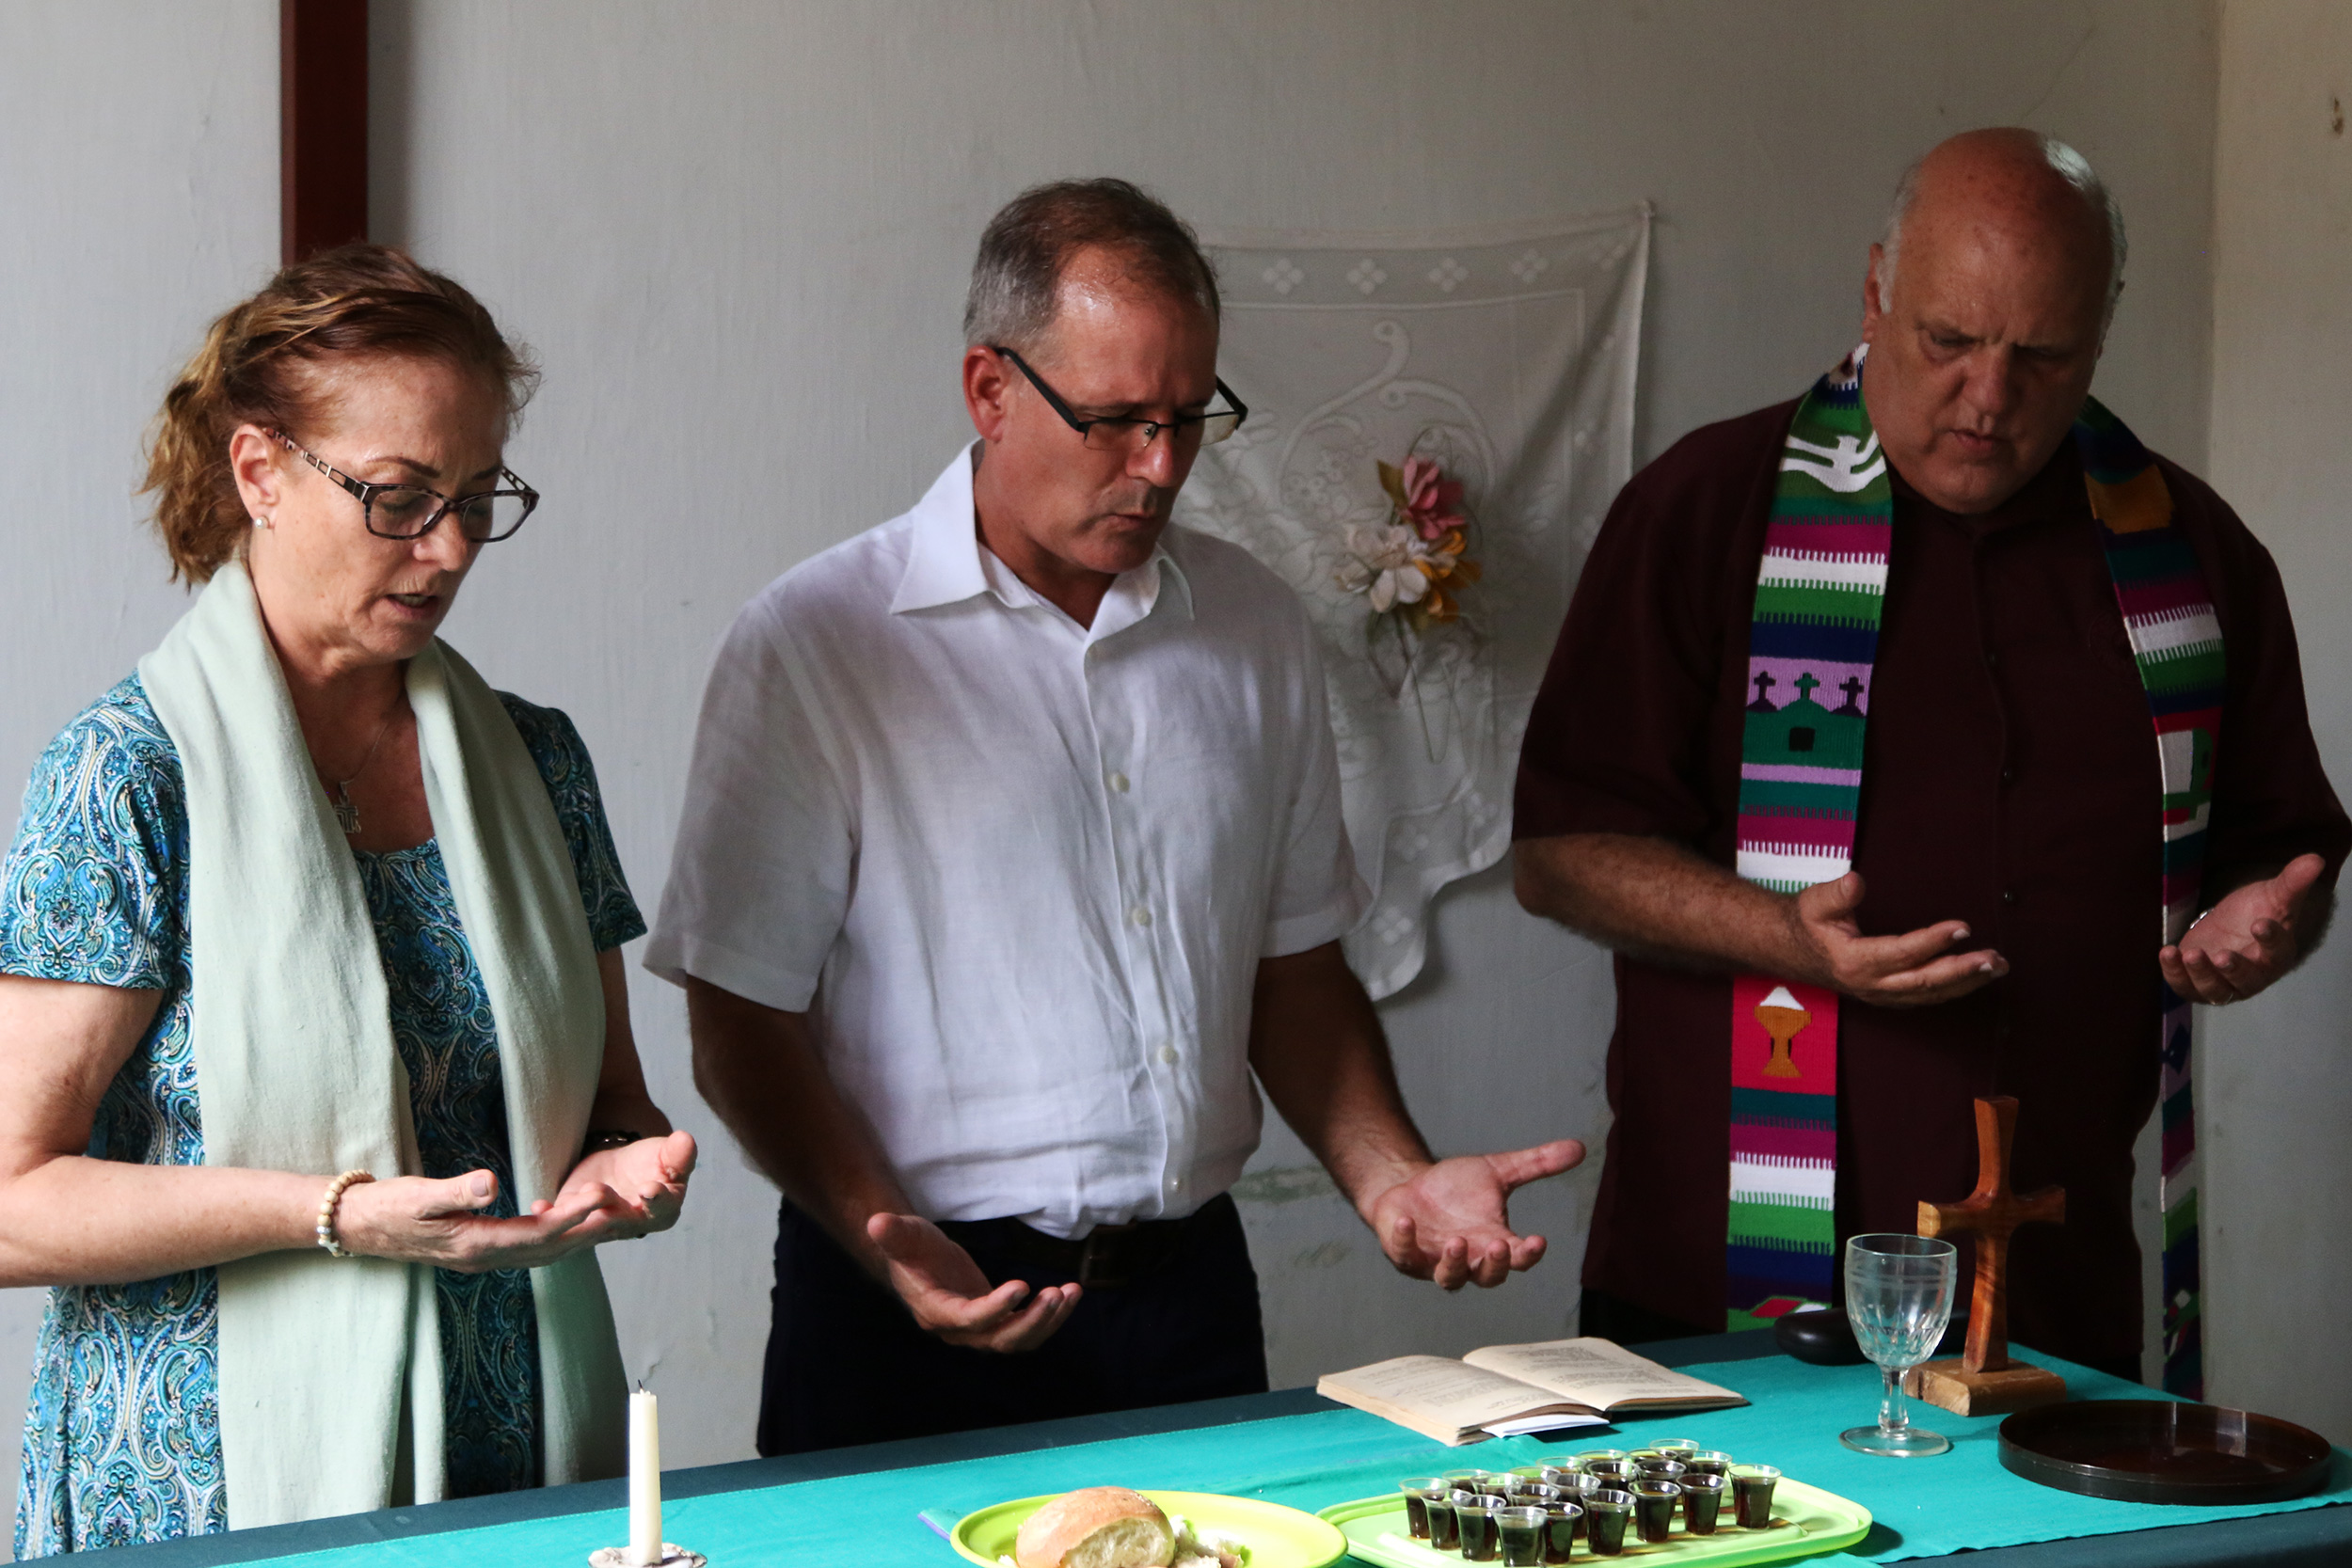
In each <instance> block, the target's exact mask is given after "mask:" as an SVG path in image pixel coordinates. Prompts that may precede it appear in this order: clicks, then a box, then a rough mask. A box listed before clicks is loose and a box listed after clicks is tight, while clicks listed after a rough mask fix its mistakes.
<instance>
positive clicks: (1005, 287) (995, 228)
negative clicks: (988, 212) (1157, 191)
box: [963, 180, 1223, 354]
mask: <svg viewBox="0 0 2352 1568" xmlns="http://www.w3.org/2000/svg"><path fill="white" fill-rule="evenodd" d="M1096 246H1099V247H1102V248H1104V249H1106V250H1109V251H1111V252H1113V253H1114V254H1115V255H1117V256H1118V257H1119V258H1120V261H1122V262H1123V263H1124V265H1125V268H1126V272H1127V276H1128V277H1130V278H1132V279H1134V280H1135V281H1136V282H1138V283H1141V284H1143V285H1145V286H1146V287H1148V288H1151V289H1153V290H1157V291H1159V292H1161V293H1167V294H1169V295H1172V296H1174V297H1175V298H1178V299H1182V300H1186V301H1189V302H1190V303H1193V304H1196V305H1199V306H1200V308H1201V309H1205V310H1207V311H1208V312H1209V314H1210V315H1211V316H1212V317H1217V318H1221V316H1222V313H1223V308H1222V304H1221V302H1220V301H1219V299H1218V297H1217V292H1216V268H1214V267H1212V266H1211V265H1210V264H1209V259H1208V257H1206V256H1204V255H1202V254H1201V251H1200V240H1199V238H1198V237H1196V236H1195V235H1194V233H1193V231H1192V228H1191V226H1190V225H1189V224H1187V223H1185V222H1184V219H1182V218H1180V217H1178V216H1177V215H1176V214H1174V213H1171V212H1169V211H1168V208H1167V206H1166V205H1165V204H1164V203H1162V202H1161V201H1160V200H1159V199H1158V198H1155V197H1153V196H1152V194H1151V193H1150V192H1148V191H1146V190H1144V189H1143V188H1142V187H1141V186H1138V185H1135V184H1131V183H1130V182H1127V181H1124V180H1057V181H1056V182H1053V183H1052V184H1050V185H1035V186H1032V187H1030V188H1029V189H1028V190H1025V191H1023V192H1022V193H1021V194H1020V195H1019V196H1016V197H1014V198H1012V199H1011V200H1010V201H1009V202H1007V203H1006V204H1005V208H1004V210H1003V211H1002V212H1000V213H998V214H996V215H995V216H994V217H993V218H991V219H989V220H988V228H987V229H986V230H982V232H981V234H980V251H979V255H978V256H977V257H976V258H975V259H974V260H973V262H972V292H971V293H969V294H968V295H966V296H965V299H964V305H963V341H964V344H965V346H966V347H973V346H977V345H980V344H993V345H999V346H1002V347H1005V348H1009V349H1012V350H1014V351H1015V352H1016V353H1022V354H1026V353H1028V352H1029V351H1030V350H1031V349H1034V348H1035V347H1036V346H1037V343H1038V341H1039V340H1040V339H1041V338H1042V337H1043V336H1044V335H1045V332H1046V329H1047V328H1049V327H1051V326H1052V325H1054V316H1055V313H1056V311H1057V309H1058V308H1059V305H1060V290H1061V275H1062V273H1063V271H1064V270H1065V269H1066V268H1067V267H1068V266H1069V265H1070V261H1071V258H1073V257H1074V256H1076V255H1077V254H1078V252H1080V251H1082V250H1085V249H1088V248H1089V247H1096Z"/></svg>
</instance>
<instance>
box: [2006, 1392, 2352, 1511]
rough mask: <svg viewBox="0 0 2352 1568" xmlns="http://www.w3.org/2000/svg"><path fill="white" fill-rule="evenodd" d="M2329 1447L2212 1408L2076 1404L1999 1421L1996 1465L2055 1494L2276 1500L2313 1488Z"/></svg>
mask: <svg viewBox="0 0 2352 1568" xmlns="http://www.w3.org/2000/svg"><path fill="white" fill-rule="evenodd" d="M2331 1457H2332V1456H2331V1452H2330V1450H2329V1449H2328V1440H2327V1439H2326V1438H2325V1437H2322V1436H2320V1435H2319V1433H2315V1432H2312V1431H2311V1430H2309V1429H2308V1428H2305V1427H2299V1426H2296V1424H2295V1423H2294V1422H2292V1421H2281V1420H2280V1419H2278V1418H2276V1417H2273V1416H2257V1415H2253V1414H2252V1413H2250V1412H2249V1411H2244V1410H2232V1409H2229V1408H2227V1407H2226V1406H2222V1405H2217V1404H2186V1403H2176V1402H2172V1401H2169V1400H2084V1401H2082V1402H2079V1403H2074V1404H2046V1405H2043V1406H2042V1408H2041V1409H2039V1410H2021V1411H2019V1412H2018V1413H2017V1414H2016V1415H2014V1416H2011V1417H2010V1418H2009V1419H2008V1420H2006V1421H2003V1422H2002V1423H2001V1463H2002V1464H2003V1465H2007V1466H2008V1467H2009V1468H2010V1470H2012V1471H2014V1472H2016V1473H2017V1474H2018V1475H2021V1476H2023V1477H2025V1478H2026V1480H2027V1481H2040V1482H2041V1483H2042V1485H2044V1486H2055V1487H2057V1488H2058V1490H2059V1491H2061V1492H2080V1493H2082V1494H2083V1495H2084V1496H2086V1497H2112V1498H2115V1499H2117V1500H2119V1501H2122V1502H2131V1503H2275V1502H2280V1501H2283V1500H2285V1499H2286V1498H2288V1497H2301V1496H2302V1495H2303V1494H2304V1493H2306V1492H2313V1491H2317V1490H2318V1489H2319V1487H2320V1486H2321V1484H2322V1483H2324V1482H2325V1481H2327V1479H2328V1465H2329V1463H2330V1461H2331Z"/></svg>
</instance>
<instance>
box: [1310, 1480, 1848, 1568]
mask: <svg viewBox="0 0 2352 1568" xmlns="http://www.w3.org/2000/svg"><path fill="white" fill-rule="evenodd" d="M1730 1516H1731V1499H1730V1498H1729V1497H1725V1498H1724V1518H1725V1519H1726V1520H1727V1519H1729V1518H1730ZM1323 1517H1325V1518H1326V1519H1328V1520H1330V1521H1331V1523H1333V1524H1335V1525H1337V1526H1339V1527H1340V1529H1341V1530H1342V1531H1343V1533H1344V1534H1345V1535H1346V1537H1347V1549H1348V1552H1349V1553H1350V1554H1351V1555H1353V1556H1355V1557H1359V1558H1361V1559H1362V1560H1364V1561H1366V1562H1372V1563H1377V1564H1379V1568H1464V1565H1463V1562H1462V1556H1461V1554H1460V1553H1459V1552H1441V1551H1438V1550H1437V1549H1436V1548H1435V1547H1432V1546H1430V1545H1428V1544H1426V1543H1423V1542H1420V1541H1415V1540H1414V1539H1412V1537H1410V1536H1409V1535H1407V1534H1406V1533H1405V1498H1404V1497H1402V1496H1401V1495H1400V1494H1398V1493H1394V1492H1391V1493H1390V1494H1389V1495H1388V1496H1387V1497H1363V1498H1359V1499H1358V1500H1357V1501H1355V1502H1352V1503H1333V1504H1332V1505H1331V1506H1330V1507H1329V1508H1327V1509H1325V1510H1324V1511H1323ZM1869 1533H1870V1511H1869V1510H1868V1509H1867V1508H1864V1507H1863V1506H1862V1505H1861V1504H1860V1503H1852V1502H1848V1501H1847V1500H1846V1499H1845V1498H1843V1497H1838V1496H1836V1494H1834V1493H1830V1492H1824V1491H1822V1490H1820V1488H1819V1487H1814V1486H1806V1485H1804V1484H1803V1483H1802V1482H1799V1481H1788V1480H1786V1479H1784V1480H1783V1481H1781V1483H1780V1484H1779V1485H1778V1486H1777V1487H1775V1488H1773V1491H1772V1528H1771V1529H1760V1530H1759V1529H1741V1528H1739V1527H1738V1526H1737V1525H1731V1524H1726V1525H1724V1528H1722V1529H1720V1530H1718V1531H1717V1532H1716V1533H1715V1534H1713V1535H1685V1534H1684V1533H1683V1531H1682V1521H1681V1520H1679V1519H1677V1520H1676V1521H1675V1528H1674V1534H1673V1535H1672V1536H1670V1537H1669V1538H1668V1539H1666V1540H1664V1541H1661V1542H1659V1543H1658V1544H1656V1545H1645V1544H1643V1543H1642V1542H1640V1541H1638V1540H1636V1539H1635V1538H1634V1534H1633V1531H1632V1530H1631V1529H1630V1528H1629V1529H1628V1530H1627V1531H1626V1541H1625V1553H1624V1555H1623V1556H1622V1557H1619V1558H1617V1559H1616V1560H1617V1561H1619V1562H1627V1563H1630V1562H1636V1561H1646V1562H1650V1563H1654V1564H1656V1565H1657V1568H1668V1565H1669V1564H1671V1565H1672V1568H1682V1565H1683V1564H1685V1563H1692V1564H1698V1563H1705V1564H1707V1568H1734V1565H1736V1564H1739V1563H1746V1562H1779V1561H1782V1560H1786V1559H1788V1558H1792V1557H1811V1556H1812V1555H1813V1554H1814V1553H1816V1552H1832V1551H1836V1550H1837V1549H1838V1548H1839V1547H1841V1546H1851V1545H1852V1544H1854V1543H1855V1542H1857V1541H1859V1540H1861V1539H1862V1538H1863V1537H1864V1536H1866V1535H1867V1534H1869ZM1576 1560H1577V1561H1578V1562H1579V1563H1602V1562H1607V1561H1610V1559H1608V1558H1597V1557H1594V1556H1593V1555H1592V1553H1591V1552H1590V1551H1589V1550H1588V1549H1587V1548H1586V1547H1585V1546H1584V1545H1583V1544H1581V1543H1580V1544H1578V1546H1577V1548H1576Z"/></svg>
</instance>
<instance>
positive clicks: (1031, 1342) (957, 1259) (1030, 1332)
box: [866, 1214, 1079, 1352]
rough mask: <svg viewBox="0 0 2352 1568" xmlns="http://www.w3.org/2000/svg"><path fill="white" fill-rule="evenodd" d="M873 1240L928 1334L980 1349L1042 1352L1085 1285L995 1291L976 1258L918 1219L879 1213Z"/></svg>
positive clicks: (1013, 1286)
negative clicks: (1039, 1350) (1043, 1346)
mask: <svg viewBox="0 0 2352 1568" xmlns="http://www.w3.org/2000/svg"><path fill="white" fill-rule="evenodd" d="M866 1239H867V1240H868V1241H870V1242H872V1243H874V1245H875V1246H876V1247H877V1248H878V1249H880V1251H881V1252H882V1259H883V1260H884V1261H885V1262H887V1263H888V1264H889V1266H890V1288H891V1289H892V1290H894V1291H898V1299H899V1300H900V1301H903V1302H905V1303H906V1304H907V1310H908V1311H910V1312H912V1313H914V1321H915V1323H918V1324H920V1325H921V1326H922V1328H923V1329H924V1331H925V1332H927V1333H930V1334H934V1335H937V1336H938V1337H939V1338H942V1339H945V1340H946V1341H947V1343H949V1344H951V1345H965V1346H969V1347H970V1348H971V1349H974V1350H993V1351H1007V1352H1017V1351H1025V1350H1035V1349H1037V1347H1038V1346H1040V1345H1041V1344H1043V1343H1044V1342H1045V1341H1046V1340H1048V1339H1050V1338H1053V1337H1054V1332H1055V1330H1057V1329H1058V1328H1060V1327H1061V1325H1062V1324H1063V1323H1066V1322H1067V1321H1068V1320H1069V1317H1070V1313H1071V1310H1072V1309H1073V1307H1076V1306H1077V1305H1078V1294H1079V1291H1078V1287H1077V1286H1075V1285H1049V1286H1047V1287H1046V1288H1045V1289H1044V1290H1042V1291H1038V1292H1037V1293H1036V1295H1034V1296H1032V1295H1030V1293H1029V1287H1028V1286H1027V1285H1026V1284H1025V1283H1024V1282H1023V1281H1021V1280H1018V1279H1008V1280H1006V1281H1005V1282H1004V1283H1003V1284H1002V1285H998V1286H994V1287H993V1288H992V1287H991V1286H990V1284H989V1282H988V1275H985V1274H982V1273H981V1272H980V1266H979V1265H978V1264H977V1263H976V1262H974V1261H973V1260H972V1255H971V1254H970V1253H968V1252H966V1251H964V1250H963V1248H961V1247H960V1246H958V1245H957V1244H956V1243H954V1242H952V1241H950V1240H949V1239H948V1237H947V1233H946V1231H944V1230H942V1229H940V1228H939V1227H937V1226H935V1225H933V1224H932V1223H931V1222H930V1221H929V1220H927V1219H924V1218H922V1217H921V1216H919V1215H915V1214H876V1215H875V1216H874V1217H873V1218H872V1219H870V1220H867V1221H866Z"/></svg>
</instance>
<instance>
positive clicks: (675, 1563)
mask: <svg viewBox="0 0 2352 1568" xmlns="http://www.w3.org/2000/svg"><path fill="white" fill-rule="evenodd" d="M709 1562H710V1560H709V1559H708V1558H707V1557H705V1556H703V1554H702V1553H700V1552H690V1551H688V1550H687V1549H686V1548H685V1547H683V1546H674V1545H672V1544H670V1543H669V1542H667V1541H664V1542H663V1543H661V1561H660V1564H659V1568H709ZM588 1563H589V1568H632V1564H631V1563H630V1562H629V1560H628V1547H627V1546H599V1547H597V1548H596V1550H595V1551H593V1552H590V1553H589V1554H588Z"/></svg>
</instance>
